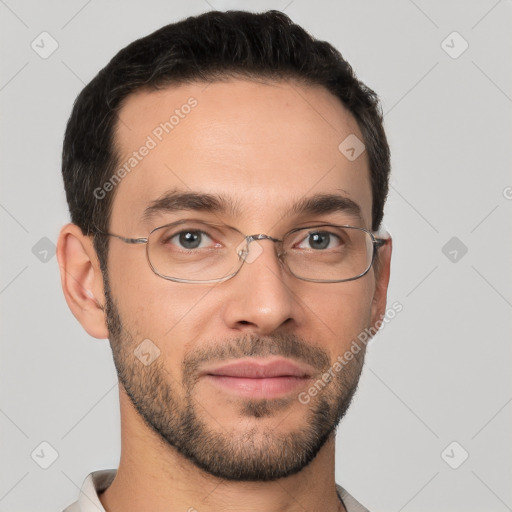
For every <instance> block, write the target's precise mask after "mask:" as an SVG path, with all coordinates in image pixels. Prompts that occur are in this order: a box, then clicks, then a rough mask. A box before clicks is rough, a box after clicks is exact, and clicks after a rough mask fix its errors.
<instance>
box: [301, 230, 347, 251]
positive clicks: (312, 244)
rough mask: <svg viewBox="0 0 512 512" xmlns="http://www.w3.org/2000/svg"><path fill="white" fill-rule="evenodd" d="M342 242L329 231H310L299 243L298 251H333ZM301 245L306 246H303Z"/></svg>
mask: <svg viewBox="0 0 512 512" xmlns="http://www.w3.org/2000/svg"><path fill="white" fill-rule="evenodd" d="M341 242H342V240H341V238H340V237H339V236H338V235H335V234H334V233H330V232H329V231H311V232H310V233H308V234H307V236H306V237H305V238H304V239H303V240H302V242H300V243H299V245H298V247H299V249H315V250H323V249H334V248H335V247H338V246H339V245H340V244H341ZM303 244H307V246H304V245H303Z"/></svg>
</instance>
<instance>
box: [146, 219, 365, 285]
mask: <svg viewBox="0 0 512 512" xmlns="http://www.w3.org/2000/svg"><path fill="white" fill-rule="evenodd" d="M250 245H251V244H249V245H247V242H246V239H245V236H244V235H243V234H242V233H240V232H239V231H238V230H236V229H234V228H232V227H230V226H226V225H221V224H210V223H205V222H199V221H194V220H183V221H178V222H175V223H173V224H169V225H167V226H162V227H160V228H157V229H155V230H154V231H152V232H151V234H150V235H149V240H148V246H147V250H148V259H149V263H150V265H151V267H152V268H153V270H154V271H155V272H156V273H157V274H159V275H160V276H162V277H165V278H167V279H171V280H176V281H182V280H183V281H191V282H209V281H221V280H223V279H227V278H229V277H231V276H233V275H234V274H235V273H236V272H237V271H238V270H239V268H240V266H241V265H242V264H243V262H244V261H247V262H248V263H251V260H250V259H249V258H250V251H249V248H250ZM258 254H259V253H258ZM281 257H282V258H283V259H284V260H285V261H286V263H287V265H288V268H289V269H290V271H291V272H292V274H294V275H295V276H296V277H298V278H302V279H306V280H308V279H309V280H313V281H317V280H318V281H326V282H329V281H343V280H349V279H354V278H356V277H359V276H361V275H362V274H364V273H365V272H366V271H367V270H368V269H369V267H370V265H371V263H372V257H373V240H372V237H371V235H370V233H369V232H367V231H365V230H363V229H360V228H356V227H339V226H333V225H321V226H314V227H308V228H301V229H298V230H294V231H292V232H291V233H289V234H288V235H287V236H286V237H285V238H284V240H283V254H282V256H281Z"/></svg>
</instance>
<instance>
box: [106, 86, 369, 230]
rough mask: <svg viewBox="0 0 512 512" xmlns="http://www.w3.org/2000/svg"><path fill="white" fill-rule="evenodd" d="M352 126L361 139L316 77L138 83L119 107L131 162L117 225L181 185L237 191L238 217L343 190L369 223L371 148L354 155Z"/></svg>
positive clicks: (124, 163) (125, 154)
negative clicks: (143, 87) (153, 87)
mask: <svg viewBox="0 0 512 512" xmlns="http://www.w3.org/2000/svg"><path fill="white" fill-rule="evenodd" d="M354 136H355V137H357V138H358V139H359V140H362V135H361V132H360V130H359V127H358V125H357V122H356V121H355V119H354V117H353V116H352V115H351V114H350V113H349V112H348V110H347V109H346V108H345V107H344V106H343V105H342V104H341V102H340V101H339V100H338V99H337V98H336V97H334V96H333V95H332V94H331V93H330V92H329V91H327V90H326V89H324V88H323V87H319V86H304V85H299V84H297V83H294V82H290V81H280V82H274V81H273V82H265V83H263V82H256V81H249V80H235V79H231V80H226V81H223V82H213V83H210V84H205V83H192V84H182V85H179V86H172V87H166V88H165V89H162V90H159V91H151V92H148V91H138V92H137V93H135V94H132V95H131V96H129V97H128V98H127V101H126V102H125V104H124V106H123V107H122V109H121V110H120V112H119V121H118V124H117V128H116V134H115V138H116V145H117V148H118V155H117V156H118V169H124V172H120V173H118V174H121V175H122V179H120V180H116V184H115V187H114V188H115V190H114V193H115V195H114V201H113V208H112V217H111V227H112V228H114V227H119V228H120V229H130V230H135V229H140V228H141V226H142V223H143V222H145V221H147V216H145V215H144V213H145V211H146V210H147V208H148V205H150V204H151V203H153V202H154V201H155V200H157V199H158V198H160V197H162V196H163V195H165V194H166V192H168V191H176V190H178V191H182V192H193V193H196V192H197V193H208V194H215V195H221V196H227V197H230V198H231V199H232V201H231V202H232V203H234V204H236V205H237V208H236V214H237V217H238V218H239V220H240V217H241V216H247V217H248V218H249V217H250V218H251V221H253V222H263V223H266V222H270V221H272V223H275V219H276V214H277V215H278V214H279V213H280V212H284V211H291V208H290V207H291V205H292V204H293V203H294V202H299V201H301V200H303V199H304V198H305V197H308V196H312V195H315V194H316V195H318V194H332V193H337V194H340V195H343V196H345V197H347V198H349V199H351V200H352V201H354V202H356V203H357V204H358V205H359V206H360V208H361V211H362V217H363V221H364V223H365V224H366V225H370V224H371V188H370V179H369V170H368V160H367V155H366V152H363V153H362V154H361V156H360V157H358V158H356V159H355V160H350V159H348V158H347V157H346V156H345V154H344V153H343V152H341V151H340V149H339V146H340V144H341V143H342V142H343V141H344V140H345V139H347V137H354ZM349 140H351V139H349ZM228 213H229V212H226V214H228Z"/></svg>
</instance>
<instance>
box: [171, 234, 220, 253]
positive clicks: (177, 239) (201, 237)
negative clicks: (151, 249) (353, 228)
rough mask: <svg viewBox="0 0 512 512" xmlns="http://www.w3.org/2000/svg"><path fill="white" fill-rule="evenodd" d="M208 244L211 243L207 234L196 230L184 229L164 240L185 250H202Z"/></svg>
mask: <svg viewBox="0 0 512 512" xmlns="http://www.w3.org/2000/svg"><path fill="white" fill-rule="evenodd" d="M208 242H213V240H212V239H211V238H210V236H209V235H208V233H206V232H205V231H201V230H196V229H185V230H182V231H180V232H179V233H176V234H175V235H171V236H170V237H168V238H167V239H166V243H169V244H174V245H178V247H181V248H182V249H187V250H191V249H203V248H205V247H208ZM205 244H206V245H205Z"/></svg>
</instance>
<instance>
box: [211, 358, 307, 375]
mask: <svg viewBox="0 0 512 512" xmlns="http://www.w3.org/2000/svg"><path fill="white" fill-rule="evenodd" d="M204 373H205V374H206V375H213V376H223V377H240V378H247V379H267V378H275V377H298V378H310V377H311V374H312V372H311V369H310V368H306V367H304V366H302V365H299V364H296V363H294V362H292V361H290V360H288V359H277V360H272V361H268V362H260V361H256V360H250V361H248V360H245V361H233V362H231V363H227V364H224V365H222V366H219V367H216V368H212V369H209V370H206V371H205V372H204Z"/></svg>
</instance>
